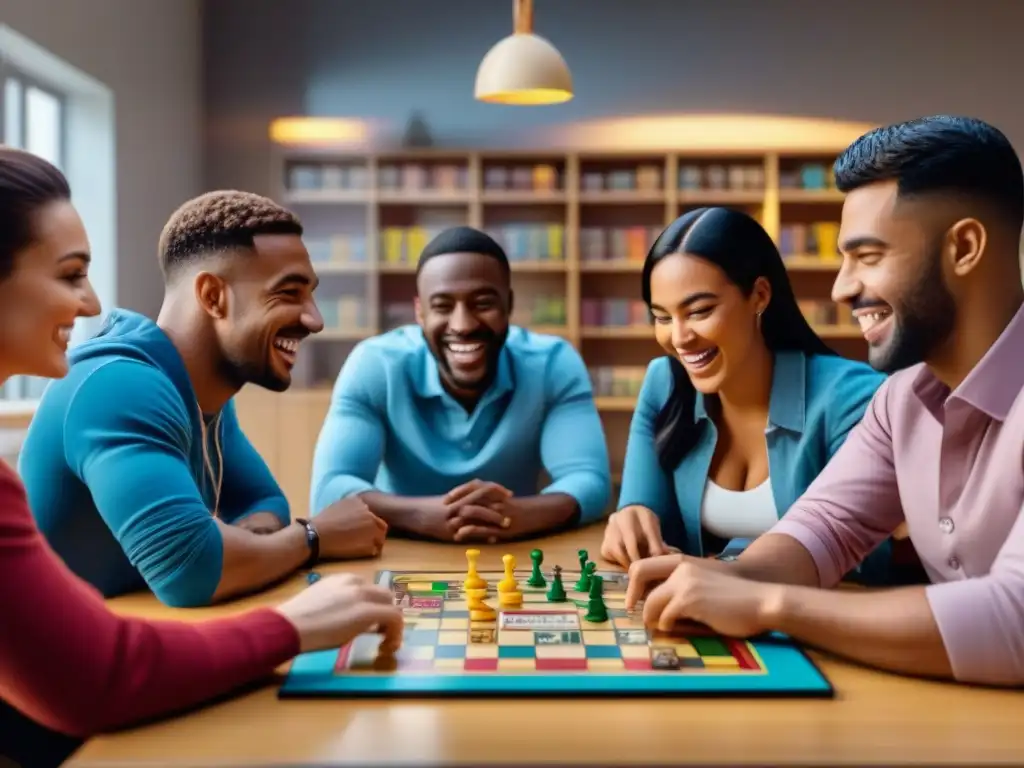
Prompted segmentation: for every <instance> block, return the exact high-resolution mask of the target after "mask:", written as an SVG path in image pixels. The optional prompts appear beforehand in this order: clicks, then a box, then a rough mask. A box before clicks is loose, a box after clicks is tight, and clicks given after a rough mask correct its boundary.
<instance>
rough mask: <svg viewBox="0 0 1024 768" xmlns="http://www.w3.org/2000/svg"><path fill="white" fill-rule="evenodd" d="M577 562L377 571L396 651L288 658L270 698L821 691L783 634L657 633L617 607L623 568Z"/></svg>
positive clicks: (819, 680) (824, 689) (818, 677)
mask: <svg viewBox="0 0 1024 768" xmlns="http://www.w3.org/2000/svg"><path fill="white" fill-rule="evenodd" d="M579 555H580V566H581V567H580V570H579V571H573V572H564V573H563V572H562V569H561V567H560V566H555V567H554V569H553V570H552V571H550V572H545V571H544V570H543V569H542V568H541V560H542V557H543V556H542V554H541V553H540V552H539V551H538V550H534V552H533V553H532V555H531V557H532V558H533V569H532V571H531V572H530V574H529V576H528V577H527V576H526V574H523V573H520V572H517V571H516V570H515V559H514V558H513V557H512V556H511V555H505V556H504V558H503V564H504V570H503V571H486V572H485V571H478V570H477V559H478V558H479V552H478V551H477V550H470V551H469V552H468V553H467V557H468V558H469V561H470V567H469V570H468V572H458V571H433V572H431V571H424V572H412V571H381V572H380V573H379V574H378V575H377V582H378V583H379V584H382V585H384V586H386V587H388V588H389V589H391V590H392V592H393V593H394V596H395V601H396V603H397V604H398V605H399V606H401V607H402V610H403V613H404V616H405V622H406V625H405V632H404V638H403V644H402V647H401V649H399V651H398V652H397V653H395V654H390V655H389V654H384V655H381V654H380V653H378V647H379V645H380V638H379V636H377V635H373V634H365V635H361V636H359V637H357V638H356V639H355V640H354V641H353V642H352V643H350V644H348V645H346V646H344V647H342V648H341V649H335V650H330V651H318V652H312V653H305V654H301V655H300V656H298V657H297V658H296V659H295V660H294V662H293V663H292V666H291V669H290V671H289V673H288V675H287V678H286V679H285V682H284V684H283V685H282V686H281V689H280V691H279V696H280V697H282V698H293V697H294V698H298V697H305V698H308V697H320V698H327V697H354V696H376V697H382V698H388V697H399V696H422V697H428V696H454V697H457V696H551V695H561V696H583V695H591V696H593V695H602V696H617V697H618V696H621V697H626V696H694V697H696V696H774V697H795V696H803V697H831V696H832V695H833V689H832V686H831V684H830V683H829V681H828V680H827V679H826V678H825V677H824V675H823V674H822V673H821V672H820V671H819V670H818V668H817V667H816V666H815V664H814V663H813V662H812V661H811V659H810V658H809V657H808V656H807V655H806V654H805V653H804V652H803V650H802V649H801V648H800V647H799V646H798V645H796V644H795V643H794V642H793V641H792V640H791V639H789V638H787V637H785V636H782V635H774V634H773V635H770V636H767V637H760V638H756V639H749V640H735V639H732V638H725V637H721V636H718V635H716V634H715V633H713V632H711V631H710V630H708V629H707V628H705V627H701V626H696V625H694V626H680V627H679V628H678V629H676V630H673V632H671V633H668V634H663V633H659V632H655V631H651V630H649V629H647V628H646V627H645V626H644V624H643V622H642V620H641V609H642V606H641V607H640V608H637V609H636V610H634V611H633V612H632V613H631V612H628V611H627V610H626V608H625V596H626V585H627V578H626V574H623V573H614V572H597V571H596V567H595V564H594V563H593V562H587V554H586V552H585V551H584V550H580V552H579Z"/></svg>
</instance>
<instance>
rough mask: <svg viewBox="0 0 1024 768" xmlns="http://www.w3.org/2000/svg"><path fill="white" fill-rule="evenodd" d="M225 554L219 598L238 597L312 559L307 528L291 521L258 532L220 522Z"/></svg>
mask: <svg viewBox="0 0 1024 768" xmlns="http://www.w3.org/2000/svg"><path fill="white" fill-rule="evenodd" d="M218 527H219V529H220V535H221V541H222V542H223V547H224V554H223V565H222V566H221V577H220V583H219V584H218V585H217V591H216V592H214V595H213V599H214V600H215V601H219V600H225V599H227V598H230V597H236V596H238V595H240V594H244V593H246V592H252V591H254V590H257V589H260V588H262V587H265V586H267V585H268V584H272V583H273V582H275V581H278V580H279V579H282V578H284V577H285V576H288V575H289V574H291V573H294V572H295V571H296V570H298V569H299V568H301V567H302V565H303V564H304V563H305V562H306V561H307V560H308V559H309V546H308V545H307V544H306V531H305V528H303V527H302V526H300V525H289V526H286V527H285V528H283V529H281V530H279V531H275V532H274V533H268V534H257V533H253V532H251V531H247V530H245V529H243V528H239V527H237V526H233V525H225V524H223V523H219V522H218Z"/></svg>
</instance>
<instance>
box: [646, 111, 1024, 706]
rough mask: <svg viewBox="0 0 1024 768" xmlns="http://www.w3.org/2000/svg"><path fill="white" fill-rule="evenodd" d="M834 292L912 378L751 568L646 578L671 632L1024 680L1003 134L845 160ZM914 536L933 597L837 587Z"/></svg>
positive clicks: (1019, 335) (886, 357)
mask: <svg viewBox="0 0 1024 768" xmlns="http://www.w3.org/2000/svg"><path fill="white" fill-rule="evenodd" d="M835 172H836V183H837V185H838V187H839V188H840V189H841V190H843V191H844V192H846V193H847V197H846V201H845V203H844V206H843V217H842V227H841V232H840V241H839V242H840V246H841V248H842V251H843V264H842V268H841V269H840V272H839V276H838V279H837V281H836V284H835V289H834V296H835V298H836V299H837V300H839V301H844V302H848V303H849V304H850V305H851V306H852V307H853V309H854V311H855V313H856V315H857V316H858V318H859V321H860V323H861V327H862V328H863V329H864V335H865V337H866V338H867V340H868V343H869V349H870V360H871V363H872V365H874V367H876V368H878V369H880V370H883V371H891V372H893V374H892V376H890V377H889V378H888V380H887V381H886V382H885V383H883V384H882V386H881V388H880V389H879V390H878V392H877V394H876V395H875V398H874V400H873V401H872V403H871V405H870V406H869V407H868V409H867V412H866V413H865V416H864V418H863V420H862V422H861V423H860V424H859V425H858V427H857V428H856V429H854V430H853V432H851V433H850V436H849V438H848V439H847V440H846V442H845V443H844V445H843V447H842V448H841V449H840V450H839V451H838V453H837V454H836V455H835V457H834V458H833V459H832V461H831V462H830V463H829V464H828V466H826V468H825V470H824V471H823V472H822V473H821V474H820V475H819V476H818V479H817V480H816V482H815V483H813V484H812V485H811V487H810V488H809V489H808V491H807V492H806V493H805V494H804V495H803V497H801V498H800V499H799V500H798V501H797V502H796V504H795V505H794V506H793V507H791V508H790V510H789V512H788V513H787V514H786V516H785V517H784V518H783V519H782V520H781V521H780V522H779V523H778V524H777V525H776V526H775V527H774V528H772V529H771V530H770V532H769V533H767V534H765V535H764V536H762V537H761V538H760V539H758V540H757V541H756V542H754V543H753V544H752V545H751V546H750V547H749V548H748V549H747V550H746V551H745V552H744V553H743V554H742V555H740V557H739V558H738V559H737V560H736V562H734V563H722V562H712V563H708V562H702V561H695V560H693V559H690V558H681V557H675V558H673V557H671V556H669V557H664V558H660V559H655V560H651V561H643V562H641V563H638V564H637V566H636V567H635V568H634V570H633V571H632V572H631V582H632V583H631V586H630V591H631V594H630V596H629V599H628V601H629V602H630V603H632V602H633V601H634V600H635V599H637V598H638V597H639V596H640V595H641V594H643V592H644V591H645V590H646V589H647V588H648V587H649V586H651V584H652V583H653V582H657V581H660V580H665V581H664V583H663V584H661V585H660V586H658V587H656V588H654V589H653V591H651V592H650V594H649V596H648V597H647V600H646V604H645V606H644V616H645V619H646V620H647V621H649V622H651V623H652V624H662V625H664V624H671V623H672V622H674V621H675V620H676V619H679V618H690V619H695V620H697V621H703V622H706V623H708V624H710V625H712V626H714V627H715V628H716V629H718V630H719V631H722V632H726V633H729V634H740V635H751V634H757V633H760V632H764V631H769V630H775V631H779V632H784V633H787V634H789V635H791V636H793V637H796V638H797V639H800V640H803V641H805V642H806V643H808V644H811V645H814V646H818V647H821V648H824V649H826V650H829V651H832V652H834V653H838V654H842V655H846V656H848V657H851V658H853V659H856V660H858V661H861V662H864V663H867V664H871V665H875V666H878V667H881V668H884V669H889V670H894V671H898V672H905V673H911V674H918V675H926V676H934V677H940V678H952V679H956V680H960V681H964V682H972V683H987V684H993V685H1011V686H1020V685H1024V514H1022V510H1024V464H1022V461H1021V457H1022V455H1024V354H1022V350H1024V309H1022V303H1024V290H1022V286H1021V270H1020V242H1021V226H1022V218H1024V179H1022V172H1021V164H1020V161H1019V160H1018V157H1017V154H1016V153H1015V152H1014V150H1013V147H1012V146H1011V145H1010V143H1009V142H1008V141H1007V140H1006V138H1005V137H1004V136H1003V135H1002V134H1001V133H1000V132H999V131H997V130H996V129H995V128H993V127H991V126H989V125H987V124H985V123H983V122H981V121H980V120H973V119H969V118H959V117H948V116H937V117H930V118H924V119H920V120H913V121H910V122H907V123H901V124H898V125H892V126H888V127H885V128H880V129H878V130H876V131H872V132H871V133H869V134H867V135H865V136H863V137H862V138H860V139H859V140H858V141H856V142H855V143H854V144H853V145H852V146H851V147H850V148H848V149H847V150H846V151H845V152H844V153H843V154H842V155H841V156H840V158H839V159H838V161H837V162H836V165H835ZM903 522H906V523H907V527H908V530H909V534H910V538H911V540H912V541H913V543H914V546H915V548H916V550H917V552H918V553H919V555H920V557H921V561H922V564H923V565H924V568H925V570H926V571H927V573H928V576H929V577H930V581H931V583H930V584H929V585H927V586H913V587H906V588H901V589H890V590H877V591H871V592H854V591H839V592H836V591H833V590H831V589H830V588H831V587H833V586H835V585H836V583H837V582H838V581H839V579H840V577H841V575H842V574H844V573H846V571H847V570H848V569H849V568H850V567H851V566H853V565H854V564H855V563H857V562H858V561H859V560H860V559H861V558H862V557H864V555H866V554H867V553H868V552H870V551H871V550H872V549H873V548H874V547H875V546H877V545H878V544H879V542H881V541H882V540H883V539H885V538H886V537H887V536H889V535H890V534H891V533H892V531H893V530H895V529H896V527H897V526H898V525H900V524H901V523H903Z"/></svg>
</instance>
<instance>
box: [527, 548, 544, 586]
mask: <svg viewBox="0 0 1024 768" xmlns="http://www.w3.org/2000/svg"><path fill="white" fill-rule="evenodd" d="M530 559H531V560H532V561H533V571H531V573H530V578H529V579H528V580H527V582H526V583H527V584H528V585H529V586H531V587H543V586H546V585H547V582H546V581H545V580H544V574H542V573H541V572H540V564H541V563H542V562H544V553H543V552H541V551H540V550H539V549H535V550H533V552H531V553H530Z"/></svg>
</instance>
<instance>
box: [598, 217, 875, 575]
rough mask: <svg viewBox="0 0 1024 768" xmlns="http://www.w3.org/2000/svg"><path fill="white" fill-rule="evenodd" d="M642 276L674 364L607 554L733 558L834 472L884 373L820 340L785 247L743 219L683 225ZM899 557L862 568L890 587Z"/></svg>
mask: <svg viewBox="0 0 1024 768" xmlns="http://www.w3.org/2000/svg"><path fill="white" fill-rule="evenodd" d="M642 280H643V288H642V290H643V298H644V301H645V302H646V303H647V305H648V307H649V309H650V312H651V315H652V317H653V321H654V335H655V338H656V339H657V341H658V343H659V344H660V345H661V346H662V347H663V348H664V349H665V351H666V352H667V353H668V356H667V357H661V358H658V359H656V360H654V361H653V362H651V364H650V365H649V366H648V368H647V373H646V375H645V378H644V382H643V387H642V389H641V392H640V396H639V398H638V402H637V406H636V411H635V413H634V415H633V420H632V423H631V425H630V431H629V441H628V444H627V448H626V460H625V467H624V471H623V476H622V491H621V494H620V497H619V504H618V511H617V512H615V513H614V514H613V515H612V516H611V518H610V520H609V522H608V527H607V529H606V532H605V537H604V542H603V545H602V555H603V556H604V557H605V558H606V559H608V560H611V561H613V562H617V563H619V564H621V565H622V566H623V567H628V566H629V564H630V563H631V562H632V561H634V560H637V559H640V558H642V557H647V556H654V555H659V554H663V553H665V552H667V551H669V550H670V549H677V550H680V551H682V552H684V553H685V554H689V555H694V556H710V555H715V556H719V557H729V556H734V555H735V554H737V553H738V552H740V551H742V549H743V548H744V547H745V546H746V545H747V544H748V543H749V542H750V541H751V540H753V539H754V538H756V537H757V536H760V535H761V534H763V533H765V532H766V531H768V530H769V529H770V528H771V527H772V526H773V525H774V524H775V522H776V521H778V519H779V518H780V517H781V516H782V515H783V514H784V513H785V512H786V510H787V509H788V508H789V506H790V505H791V504H792V503H793V502H794V501H795V500H796V499H797V498H798V497H799V496H800V495H801V494H802V493H803V492H804V490H805V489H806V488H807V486H808V485H810V483H811V482H812V481H813V480H814V478H815V477H816V476H817V475H818V473H819V472H821V470H822V469H823V468H824V466H825V465H826V463H827V462H828V461H829V459H831V457H832V456H833V455H834V454H835V452H836V451H837V450H838V449H839V447H840V445H841V444H842V443H843V441H844V440H845V439H846V436H847V434H848V433H849V432H850V430H851V429H853V428H854V427H855V426H856V424H857V423H858V422H859V421H860V419H861V416H862V415H863V413H864V410H865V409H866V407H867V405H868V403H869V401H870V400H871V398H872V396H873V395H874V393H875V390H876V389H877V388H878V387H879V385H880V384H881V383H882V381H883V378H884V377H883V376H882V375H881V374H879V373H876V372H875V371H874V370H873V369H872V368H871V367H870V366H869V365H867V364H866V363H861V362H856V361H853V360H848V359H846V358H843V357H840V356H838V355H837V354H836V353H835V352H833V351H832V350H831V349H829V347H827V346H826V345H825V343H824V342H823V341H822V340H821V339H820V338H819V337H818V336H817V335H816V334H815V333H814V331H813V330H812V328H811V326H810V325H809V324H808V323H807V320H806V319H805V318H804V316H803V314H802V313H801V311H800V308H799V307H798V305H797V301H796V297H795V296H794V295H793V289H792V286H791V285H790V283H789V276H788V274H787V272H786V267H785V265H784V263H783V261H782V258H781V256H780V255H779V251H778V249H777V248H776V246H775V243H774V242H773V241H772V239H771V237H769V235H768V233H767V232H765V230H764V229H763V228H762V227H761V225H760V224H758V223H757V221H755V220H754V219H752V218H750V217H749V216H747V215H746V214H744V213H741V212H739V211H736V210H732V209H728V208H700V209H697V210H694V211H689V212H687V213H685V214H684V215H682V216H680V217H679V218H678V219H676V220H675V221H674V222H673V223H672V224H671V225H669V227H668V228H667V229H665V231H664V232H663V233H662V234H661V236H660V237H659V238H658V240H657V241H656V242H655V243H654V245H653V247H652V248H651V251H650V253H649V254H648V256H647V260H646V262H645V264H644V268H643V277H642ZM887 550H888V545H883V547H882V548H881V549H880V550H879V551H877V552H876V553H874V554H873V555H872V556H871V558H872V563H870V569H869V564H868V563H867V561H865V564H864V565H862V566H861V570H862V571H863V572H864V573H863V575H864V576H866V577H867V576H868V575H869V574H868V571H869V570H870V571H872V573H871V574H870V578H869V579H867V580H872V581H873V580H877V579H879V578H882V579H884V570H885V565H886V563H887V561H888V555H889V553H888V551H887ZM879 568H881V569H882V571H881V572H880V571H879V570H878V569H879Z"/></svg>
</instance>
